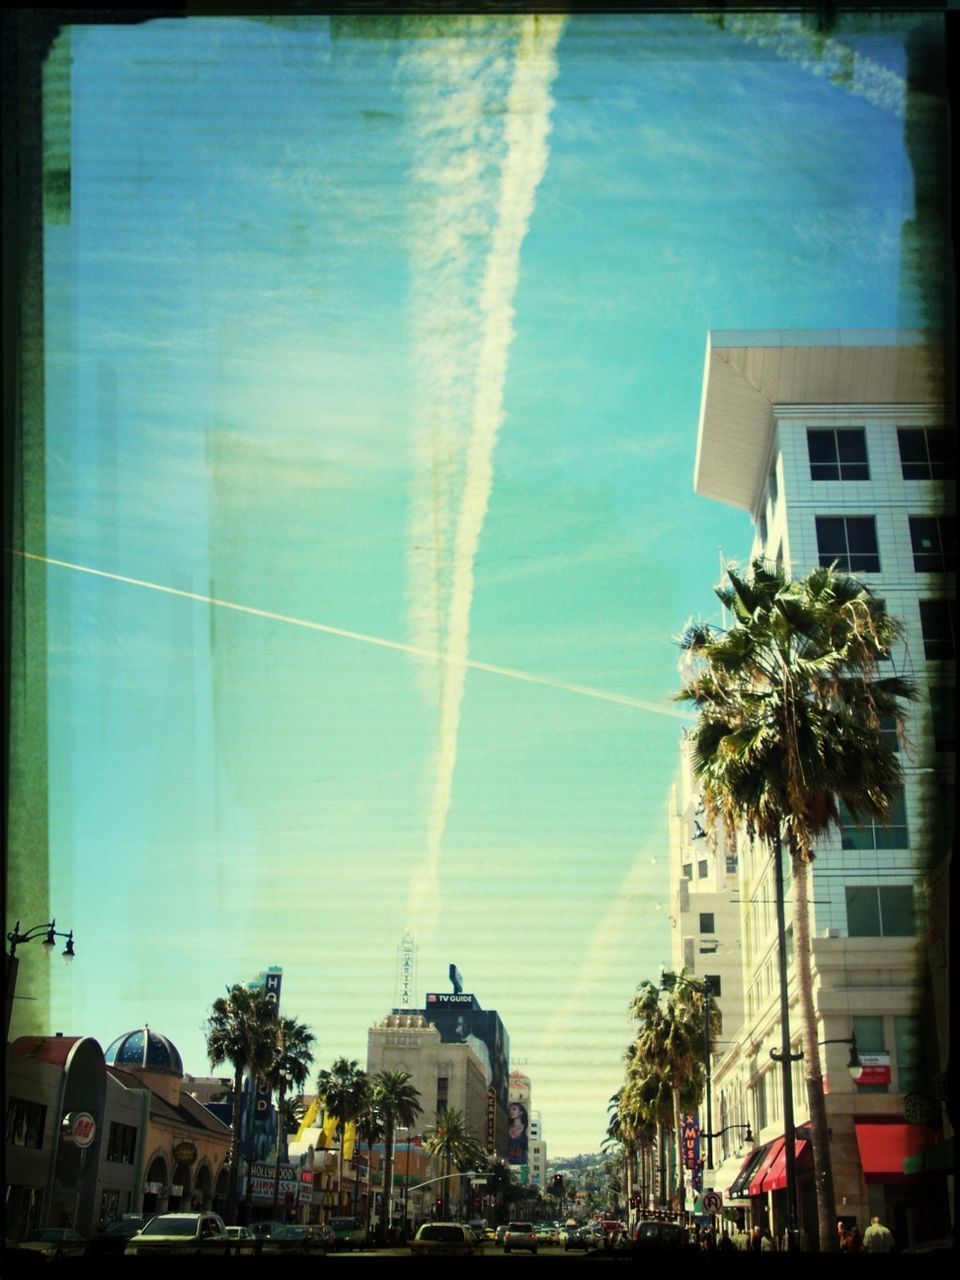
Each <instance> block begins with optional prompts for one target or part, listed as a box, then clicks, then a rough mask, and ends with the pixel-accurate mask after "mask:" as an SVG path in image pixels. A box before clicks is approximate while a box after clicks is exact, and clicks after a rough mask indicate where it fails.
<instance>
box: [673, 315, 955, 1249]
mask: <svg viewBox="0 0 960 1280" xmlns="http://www.w3.org/2000/svg"><path fill="white" fill-rule="evenodd" d="M954 457H955V454H954V447H953V424H952V423H951V422H948V421H947V420H946V415H945V410H944V401H943V381H942V374H941V353H940V352H938V351H936V350H933V349H932V348H931V347H930V346H929V345H928V344H927V343H926V342H925V341H924V340H923V339H922V338H921V337H920V336H919V335H915V334H911V333H903V332H886V331H884V332H874V331H870V332H858V333H851V332H839V331H829V332H819V331H818V332H782V331H776V332H769V333H741V332H737V333H714V334H711V335H710V338H709V340H708V346H707V358H706V368H705V373H704V383H703V394H702V404H701V416H700V427H699V436H698V442H697V460H696V468H695V489H696V491H697V492H698V493H700V494H702V495H703V496H705V497H710V498H713V499H715V500H717V501H721V502H725V503H728V504H730V505H733V506H735V507H739V508H741V509H743V510H744V511H747V512H748V513H749V514H750V516H751V517H752V520H753V524H754V539H753V544H752V546H751V548H750V558H751V559H752V558H754V557H758V556H759V557H763V558H764V559H766V560H768V561H770V562H775V563H779V564H782V565H783V566H784V568H785V570H786V572H787V573H788V575H793V576H798V577H799V576H802V575H803V574H805V573H806V572H808V571H809V570H810V569H811V568H813V567H814V566H816V565H818V564H822V565H828V564H832V563H834V562H836V563H838V564H839V566H840V568H841V569H844V570H849V571H851V572H853V573H855V574H856V575H857V576H858V577H861V578H862V579H863V581H864V583H865V584H866V585H867V586H869V588H870V589H871V591H872V592H873V593H874V594H875V595H876V596H877V597H878V598H880V599H882V600H884V601H885V602H886V606H887V609H888V610H889V612H890V613H892V614H893V615H895V616H896V617H898V618H899V619H901V620H902V622H903V627H904V635H903V643H902V644H900V645H898V646H897V649H896V651H895V652H892V653H891V655H890V664H891V670H892V671H895V672H896V673H897V674H899V675H903V676H905V677H907V678H908V679H910V680H912V681H913V682H914V684H915V685H916V686H917V689H918V693H919V696H918V699H917V701H916V702H915V703H912V704H911V705H910V706H909V707H908V708H907V711H908V717H909V719H908V729H907V735H906V741H905V742H901V743H895V742H894V739H893V738H892V739H891V743H892V745H896V747H897V749H899V750H900V752H901V763H902V768H903V775H904V785H903V788H902V792H901V793H899V794H898V795H897V796H896V797H895V799H894V803H893V805H892V806H891V810H890V814H889V816H888V818H887V820H886V822H884V823H871V824H869V825H868V826H867V827H866V828H863V829H860V828H858V827H856V826H855V825H854V824H853V823H852V822H851V823H848V824H846V825H845V826H844V828H843V830H842V832H836V833H834V834H832V835H831V836H830V837H829V838H827V839H824V840H822V841H821V842H819V844H818V848H817V856H816V861H815V863H814V865H813V877H812V890H813V892H812V894H811V897H812V903H811V912H812V937H813V944H812V952H813V955H812V959H813V972H814V986H815V992H814V998H815V1007H816V1010H817V1016H818V1020H819V1032H820V1034H819V1037H818V1038H819V1040H820V1042H821V1044H822V1047H823V1054H824V1057H823V1066H824V1075H825V1087H826V1090H827V1108H828V1117H829V1123H830V1127H831V1156H832V1161H833V1172H834V1182H835V1190H836V1197H837V1206H838V1213H840V1214H841V1216H843V1217H844V1218H846V1219H848V1220H850V1221H851V1222H855V1223H856V1224H857V1225H859V1226H860V1228H861V1230H862V1229H863V1227H864V1226H865V1225H866V1224H867V1223H868V1222H869V1219H870V1217H871V1216H872V1215H874V1214H878V1215H879V1216H880V1217H881V1218H882V1220H883V1221H884V1222H885V1223H887V1224H888V1225H890V1226H891V1227H892V1229H893V1231H894V1234H895V1236H896V1238H897V1240H898V1243H900V1244H902V1245H905V1244H907V1243H910V1242H911V1241H914V1240H922V1239H925V1238H930V1237H931V1236H935V1235H937V1234H943V1233H945V1232H946V1230H947V1229H948V1227H949V1205H950V1204H952V1190H953V1187H952V1129H951V1127H950V1121H949V1118H948V1117H947V1115H946V1110H945V1106H944V1105H943V1101H944V1096H945V1095H944V1088H943V1080H944V1075H945V1071H946V1065H947V1055H948V1009H949V970H948V955H949V922H948V918H947V912H946V906H945V903H946V896H947V895H946V885H947V882H948V874H949V861H950V852H951V849H952V843H953V811H954V795H955V755H954V752H955V701H956V699H955V648H956V603H955V601H956V590H955V584H956V579H955V569H956V525H955V493H954V481H955V463H954ZM682 772H683V771H682ZM686 786H687V787H688V789H689V793H682V794H681V795H680V796H678V799H677V800H676V801H675V802H674V804H673V806H672V807H673V810H674V812H675V815H676V822H677V825H678V828H679V831H680V834H679V835H678V838H677V840H676V850H677V853H676V858H675V859H674V864H673V868H672V869H673V875H674V881H673V883H674V887H675V890H676V894H675V901H676V912H675V921H676V923H675V933H674V956H675V960H684V961H686V960H688V959H689V958H691V955H692V958H693V959H694V960H695V961H698V960H699V959H700V956H701V954H702V942H703V941H707V942H709V943H710V944H711V945H712V944H713V942H714V941H715V942H716V944H717V946H716V951H715V953H714V954H715V955H716V956H717V957H720V956H722V955H724V954H725V953H727V952H729V954H731V955H732V954H733V953H734V952H735V951H739V956H740V970H741V979H740V981H741V984H742V1007H743V1016H742V1020H741V1021H740V1023H739V1025H738V1026H735V1025H734V1023H733V1019H732V1018H731V1016H730V1013H731V1012H732V1011H729V1010H727V1011H724V1023H723V1026H724V1030H723V1037H722V1043H721V1045H718V1046H717V1049H721V1048H722V1052H720V1053H719V1054H718V1056H717V1057H716V1058H715V1062H714V1071H713V1117H714V1123H713V1129H714V1131H715V1132H716V1131H717V1130H719V1129H722V1128H724V1127H729V1132H728V1134H725V1135H723V1137H722V1138H721V1139H720V1140H719V1144H718V1151H717V1161H716V1162H715V1163H716V1167H715V1170H714V1178H713V1179H712V1180H713V1183H714V1185H715V1186H716V1187H717V1188H718V1189H726V1190H728V1192H729V1193H730V1195H731V1197H732V1199H733V1200H734V1201H735V1202H736V1201H737V1200H739V1202H740V1203H741V1204H742V1205H743V1207H744V1208H745V1209H747V1210H748V1211H749V1214H750V1218H751V1220H752V1221H753V1222H756V1223H759V1224H760V1225H767V1224H769V1225H770V1226H771V1227H772V1228H773V1229H774V1231H776V1232H779V1230H781V1229H782V1227H783V1226H784V1224H785V1195H786V1192H785V1174H784V1170H783V1161H782V1159H781V1160H779V1161H778V1160H777V1158H776V1156H777V1154H778V1152H777V1149H776V1144H777V1142H778V1141H779V1144H780V1150H781V1151H782V1147H783V1141H782V1139H783V1098H782V1088H781V1068H780V1064H779V1063H776V1062H774V1061H773V1060H772V1059H771V1057H770V1050H771V1049H772V1048H778V1047H779V1044H780V1015H779V1004H778V985H777V984H778V939H777V930H776V922H775V913H774V906H773V904H774V901H775V891H774V885H773V883H772V866H771V858H770V854H769V851H768V850H767V849H766V848H765V847H763V846H762V845H761V844H760V843H759V842H757V843H751V842H750V841H749V840H746V839H744V840H741V841H739V842H738V846H739V847H738V849H737V850H736V851H730V850H728V849H725V848H724V846H723V842H722V837H721V836H720V835H719V834H718V833H717V832H715V831H712V830H706V825H707V824H706V823H705V821H704V820H703V818H702V817H698V816H697V815H696V810H697V805H698V797H697V795H696V791H695V788H693V787H692V786H691V785H690V784H689V782H688V783H687V784H686ZM691 815H692V816H694V818H695V820H696V821H697V823H698V825H699V828H700V830H701V831H703V836H702V838H701V837H699V835H698V832H697V828H696V826H695V827H694V831H693V835H691V834H690V819H691ZM684 824H686V828H685V830H686V836H685V838H684V835H683V831H684ZM694 836H697V840H695V839H694V838H693V837H694ZM697 843H699V844H701V845H703V846H705V847H709V846H711V845H712V847H713V849H714V852H713V855H712V856H713V858H714V865H713V868H712V870H711V867H710V865H709V858H708V859H707V863H708V865H707V868H706V871H707V874H706V875H705V876H703V877H700V876H699V874H698V875H696V876H694V875H685V874H684V860H685V861H686V867H687V868H688V869H693V868H695V867H697V859H696V855H695V854H694V853H693V852H692V850H693V849H694V847H695V846H696V844H697ZM731 858H732V859H734V861H732V862H731V861H729V859H731ZM721 859H723V860H724V862H725V871H726V874H729V875H732V876H734V879H733V880H732V881H731V882H730V888H731V889H732V890H733V892H732V893H728V892H725V889H726V884H725V881H724V879H723V878H722V877H721V876H720V867H719V862H720V860H721ZM678 870H679V872H680V874H679V875H678V874H677V872H678ZM701 879H702V880H703V882H704V887H705V888H706V887H707V886H709V888H708V890H707V894H706V895H703V896H701V892H700V883H701ZM684 882H686V885H685V884H684ZM709 894H717V895H718V896H716V897H715V898H714V899H713V901H714V902H715V904H716V908H717V909H716V910H714V911H713V912H712V919H711V920H709V921H708V922H709V923H712V924H713V926H714V935H713V936H711V935H710V934H709V933H705V932H704V930H703V928H694V927H693V923H692V922H693V921H696V923H697V924H698V925H701V924H702V923H703V921H702V918H701V919H699V920H698V919H697V916H698V915H699V914H700V911H699V909H700V907H701V905H704V906H705V905H706V904H707V901H708V895H709ZM734 902H735V903H736V910H734V911H729V910H727V904H733V903H734ZM691 904H693V905H691ZM790 906H791V904H790V899H789V889H788V900H787V922H788V929H787V939H786V945H787V954H788V957H789V956H790V954H791V947H792V932H791V929H790V927H789V921H790ZM721 908H722V910H721ZM703 914H706V915H707V916H708V917H709V916H710V915H711V913H710V912H708V911H705V912H704V913H703ZM691 938H692V939H693V940H694V945H693V947H692V948H691V947H690V946H689V942H688V940H689V939H691ZM698 944H700V945H698ZM718 962H719V961H718ZM791 969H792V967H791ZM703 970H704V971H707V956H704V964H703ZM698 971H699V967H698ZM721 1003H722V1002H721ZM790 1020H791V1031H792V1034H793V1039H794V1051H797V1050H798V1047H799V1046H798V1032H799V1012H798V1008H797V1003H796V991H795V986H794V979H793V976H792V972H791V979H790ZM854 1038H855V1040H856V1044H857V1047H858V1049H859V1054H860V1059H861V1070H860V1073H859V1076H858V1078H857V1079H854V1078H853V1075H852V1074H851V1073H850V1071H848V1069H847V1064H848V1057H849V1052H850V1047H851V1046H850V1041H851V1040H852V1039H854ZM792 1080H793V1095H794V1100H795V1120H796V1123H797V1126H798V1135H797V1136H798V1138H799V1139H800V1140H801V1145H800V1146H799V1148H798V1150H799V1156H798V1187H799V1200H800V1218H801V1227H804V1226H805V1227H806V1229H807V1233H808V1234H809V1235H811V1236H814V1237H815V1234H816V1227H815V1223H816V1213H815V1207H814V1204H815V1202H814V1188H813V1182H812V1169H811V1168H810V1163H809V1150H808V1148H807V1147H806V1144H805V1143H804V1138H805V1133H804V1130H803V1128H802V1126H803V1122H804V1120H805V1119H806V1118H807V1113H806V1099H805V1089H804V1084H803V1071H802V1066H801V1064H800V1063H799V1062H796V1063H794V1069H793V1076H792ZM748 1122H749V1123H750V1125H751V1126H752V1131H753V1135H754V1137H755V1138H756V1143H757V1145H756V1147H755V1148H754V1150H753V1152H752V1155H751V1156H750V1158H749V1159H746V1160H744V1159H743V1158H742V1157H738V1154H737V1147H738V1144H742V1134H743V1129H742V1128H740V1127H739V1126H742V1125H745V1124H746V1123H748ZM728 1178H729V1180H730V1181H729V1182H728V1181H727V1180H728ZM707 1185H709V1181H708V1183H707Z"/></svg>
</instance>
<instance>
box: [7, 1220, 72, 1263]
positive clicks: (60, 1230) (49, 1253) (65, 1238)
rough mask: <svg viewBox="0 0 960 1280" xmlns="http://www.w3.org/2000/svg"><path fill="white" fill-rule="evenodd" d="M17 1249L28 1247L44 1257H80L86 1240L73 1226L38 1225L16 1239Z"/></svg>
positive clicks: (32, 1251)
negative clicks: (33, 1229)
mask: <svg viewBox="0 0 960 1280" xmlns="http://www.w3.org/2000/svg"><path fill="white" fill-rule="evenodd" d="M16 1247H17V1250H18V1251H19V1250H20V1249H28V1250H29V1251H30V1252H31V1253H39V1254H41V1255H42V1256H43V1257H45V1258H81V1257H83V1255H84V1253H85V1252H86V1248H87V1242H86V1240H85V1239H84V1238H83V1236H82V1235H81V1234H80V1232H79V1231H74V1229H73V1227H38V1228H37V1229H36V1230H35V1231H28V1232H26V1234H25V1235H22V1236H21V1237H20V1239H19V1240H18V1241H17V1245H16Z"/></svg>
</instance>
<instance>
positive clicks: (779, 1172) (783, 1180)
mask: <svg viewBox="0 0 960 1280" xmlns="http://www.w3.org/2000/svg"><path fill="white" fill-rule="evenodd" d="M776 1145H777V1143H774V1146H776ZM809 1146H810V1143H809V1142H807V1141H806V1139H805V1138H795V1139H794V1142H793V1150H794V1154H795V1155H796V1160H797V1164H798V1165H799V1163H800V1157H801V1156H802V1155H803V1154H804V1152H805V1151H807V1150H808V1148H809ZM779 1147H780V1149H779V1151H778V1152H777V1154H776V1156H775V1157H774V1160H773V1162H772V1164H771V1165H770V1167H769V1168H768V1169H767V1172H766V1173H765V1174H764V1178H763V1188H762V1190H764V1191H782V1190H783V1188H784V1187H785V1186H786V1185H787V1144H786V1142H785V1141H784V1139H783V1138H781V1139H780V1140H779Z"/></svg>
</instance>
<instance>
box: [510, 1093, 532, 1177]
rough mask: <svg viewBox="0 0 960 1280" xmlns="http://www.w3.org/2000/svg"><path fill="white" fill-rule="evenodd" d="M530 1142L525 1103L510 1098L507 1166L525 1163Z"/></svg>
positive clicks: (528, 1119) (528, 1114) (528, 1116)
mask: <svg viewBox="0 0 960 1280" xmlns="http://www.w3.org/2000/svg"><path fill="white" fill-rule="evenodd" d="M529 1140H530V1113H529V1110H528V1108H527V1103H526V1102H524V1101H522V1100H521V1099H520V1098H511V1099H510V1102H509V1103H508V1104H507V1161H508V1163H509V1164H526V1163H527V1144H528V1142H529Z"/></svg>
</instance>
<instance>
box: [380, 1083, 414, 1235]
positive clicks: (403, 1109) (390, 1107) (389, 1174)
mask: <svg viewBox="0 0 960 1280" xmlns="http://www.w3.org/2000/svg"><path fill="white" fill-rule="evenodd" d="M412 1079H413V1077H412V1076H411V1075H410V1073H409V1071H378V1072H377V1074H376V1075H375V1076H374V1077H373V1082H372V1083H373V1105H374V1107H375V1109H376V1112H377V1114H378V1115H379V1116H380V1119H381V1121H382V1123H383V1134H384V1138H383V1201H382V1203H381V1205H380V1242H381V1244H386V1242H387V1232H388V1228H389V1226H390V1213H391V1209H392V1207H393V1141H394V1136H395V1134H396V1131H397V1129H398V1128H400V1129H409V1128H410V1126H411V1125H412V1124H414V1123H415V1122H416V1119H417V1116H418V1115H420V1113H421V1112H422V1111H423V1108H422V1107H421V1106H420V1093H419V1090H417V1089H415V1088H414V1087H413V1085H412V1084H411V1083H410V1081H411V1080H412ZM407 1176H408V1178H409V1172H408V1175H407Z"/></svg>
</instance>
